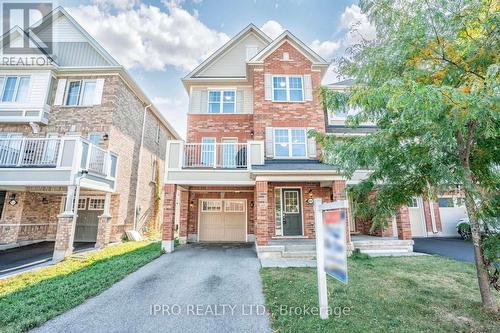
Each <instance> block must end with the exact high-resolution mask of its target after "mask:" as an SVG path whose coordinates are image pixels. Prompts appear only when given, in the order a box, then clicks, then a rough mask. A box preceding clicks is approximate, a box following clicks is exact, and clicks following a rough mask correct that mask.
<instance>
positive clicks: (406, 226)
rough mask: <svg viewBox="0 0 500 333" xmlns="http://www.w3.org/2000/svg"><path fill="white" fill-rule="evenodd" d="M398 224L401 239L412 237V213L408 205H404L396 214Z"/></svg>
mask: <svg viewBox="0 0 500 333" xmlns="http://www.w3.org/2000/svg"><path fill="white" fill-rule="evenodd" d="M396 226H397V227H398V238H399V239H405V240H407V239H411V225H410V214H409V212H408V207H406V206H402V207H400V208H399V210H398V212H397V214H396Z"/></svg>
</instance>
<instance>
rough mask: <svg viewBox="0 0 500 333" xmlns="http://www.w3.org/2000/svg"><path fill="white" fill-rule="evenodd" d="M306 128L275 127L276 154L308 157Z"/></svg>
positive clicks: (278, 155)
mask: <svg viewBox="0 0 500 333" xmlns="http://www.w3.org/2000/svg"><path fill="white" fill-rule="evenodd" d="M306 147H307V138H306V129H305V128H275V129H274V155H275V156H276V157H306V156H307V148H306Z"/></svg>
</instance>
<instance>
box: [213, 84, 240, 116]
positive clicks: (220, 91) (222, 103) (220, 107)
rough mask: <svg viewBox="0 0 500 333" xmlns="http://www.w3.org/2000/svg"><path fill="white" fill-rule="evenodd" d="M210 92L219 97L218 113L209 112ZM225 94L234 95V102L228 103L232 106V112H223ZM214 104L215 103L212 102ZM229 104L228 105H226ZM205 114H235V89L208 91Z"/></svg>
mask: <svg viewBox="0 0 500 333" xmlns="http://www.w3.org/2000/svg"><path fill="white" fill-rule="evenodd" d="M211 92H218V93H219V94H220V95H219V96H220V98H219V102H218V103H219V112H210V103H211V102H210V93H211ZM226 92H232V93H233V94H234V100H233V102H230V104H233V112H224V93H226ZM212 103H215V102H212ZM226 104H229V103H226ZM207 114H236V89H235V88H229V89H226V88H224V89H208V93H207Z"/></svg>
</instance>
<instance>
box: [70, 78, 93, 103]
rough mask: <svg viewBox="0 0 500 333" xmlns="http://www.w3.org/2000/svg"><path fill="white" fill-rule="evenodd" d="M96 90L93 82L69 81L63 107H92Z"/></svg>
mask: <svg viewBox="0 0 500 333" xmlns="http://www.w3.org/2000/svg"><path fill="white" fill-rule="evenodd" d="M95 90H96V81H95V80H76V81H69V83H68V90H67V92H66V100H65V103H64V104H65V105H81V106H86V105H93V104H94V96H95Z"/></svg>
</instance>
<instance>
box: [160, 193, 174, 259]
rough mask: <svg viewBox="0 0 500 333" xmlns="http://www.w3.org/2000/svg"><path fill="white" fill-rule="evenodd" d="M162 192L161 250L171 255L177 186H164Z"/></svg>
mask: <svg viewBox="0 0 500 333" xmlns="http://www.w3.org/2000/svg"><path fill="white" fill-rule="evenodd" d="M164 190H165V198H164V200H165V201H164V208H163V226H162V241H161V249H162V251H163V252H165V253H171V252H173V251H174V232H175V230H174V229H175V196H176V195H175V194H176V192H177V185H176V184H166V185H165V188H164Z"/></svg>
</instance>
